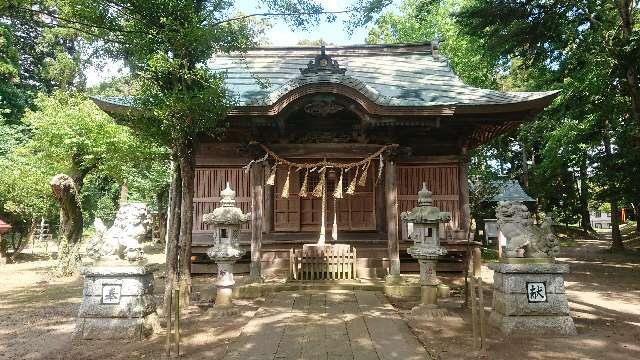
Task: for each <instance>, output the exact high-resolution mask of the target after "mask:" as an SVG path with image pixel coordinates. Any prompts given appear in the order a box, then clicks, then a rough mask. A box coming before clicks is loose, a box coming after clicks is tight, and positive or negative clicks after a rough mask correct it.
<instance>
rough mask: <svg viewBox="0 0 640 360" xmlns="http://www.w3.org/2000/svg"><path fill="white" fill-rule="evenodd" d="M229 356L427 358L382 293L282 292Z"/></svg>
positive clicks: (236, 359)
mask: <svg viewBox="0 0 640 360" xmlns="http://www.w3.org/2000/svg"><path fill="white" fill-rule="evenodd" d="M225 359H228V360H232V359H233V360H265V359H271V360H276V359H340V360H346V359H358V360H360V359H361V360H369V359H372V360H373V359H380V360H386V359H406V360H413V359H429V357H428V355H427V353H426V351H425V350H424V348H423V347H422V345H421V344H420V343H419V342H418V340H417V339H416V338H415V337H414V336H413V334H412V333H411V332H410V331H409V328H408V326H407V324H406V323H405V322H404V321H403V320H402V319H400V317H399V316H398V315H397V313H396V312H395V310H394V309H393V307H392V306H391V305H390V304H389V303H388V302H387V301H386V300H385V298H384V296H383V295H382V294H381V293H378V292H373V291H338V290H334V291H314V290H311V291H302V292H279V293H275V294H273V295H272V297H270V298H269V299H267V302H266V303H265V304H264V306H263V307H262V308H261V309H260V310H258V312H257V313H256V315H255V317H254V318H253V319H252V320H251V321H250V322H249V323H248V324H247V325H246V326H245V327H244V328H243V329H242V334H241V335H240V337H239V338H238V339H237V341H236V342H235V343H233V344H232V345H231V347H230V348H229V350H228V351H227V354H226V355H225Z"/></svg>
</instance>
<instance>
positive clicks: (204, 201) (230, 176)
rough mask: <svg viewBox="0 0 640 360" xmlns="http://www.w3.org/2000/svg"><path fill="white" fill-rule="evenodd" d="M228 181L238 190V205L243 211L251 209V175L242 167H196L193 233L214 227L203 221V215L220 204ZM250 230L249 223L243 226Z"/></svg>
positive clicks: (208, 230) (232, 187)
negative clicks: (221, 194)
mask: <svg viewBox="0 0 640 360" xmlns="http://www.w3.org/2000/svg"><path fill="white" fill-rule="evenodd" d="M227 182H229V186H230V187H231V189H232V190H234V191H235V192H236V205H237V206H238V207H239V208H240V209H242V211H243V212H250V211H251V184H250V176H249V174H248V173H245V172H244V170H243V169H242V168H240V167H207V168H196V174H195V179H194V190H195V193H194V198H193V233H211V232H212V230H213V229H212V228H211V227H210V226H206V225H204V224H203V223H202V215H204V214H207V213H210V212H212V211H213V209H215V208H216V207H218V206H219V205H220V191H222V189H224V188H225V186H226V184H227ZM242 230H243V231H249V225H248V224H246V225H244V226H243V227H242Z"/></svg>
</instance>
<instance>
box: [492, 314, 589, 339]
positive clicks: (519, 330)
mask: <svg viewBox="0 0 640 360" xmlns="http://www.w3.org/2000/svg"><path fill="white" fill-rule="evenodd" d="M489 323H490V324H491V325H493V326H495V327H497V328H499V329H500V330H501V331H502V332H503V333H504V334H506V335H543V336H544V335H576V334H577V332H576V326H575V324H574V323H573V319H572V318H571V316H569V315H549V316H504V315H502V314H500V313H498V312H495V311H493V312H492V313H491V316H489Z"/></svg>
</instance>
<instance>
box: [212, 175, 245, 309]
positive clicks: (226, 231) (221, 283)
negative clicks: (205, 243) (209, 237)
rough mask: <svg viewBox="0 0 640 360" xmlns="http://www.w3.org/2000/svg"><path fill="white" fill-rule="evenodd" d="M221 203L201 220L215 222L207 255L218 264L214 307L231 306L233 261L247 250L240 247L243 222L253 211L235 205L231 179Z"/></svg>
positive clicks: (222, 195)
mask: <svg viewBox="0 0 640 360" xmlns="http://www.w3.org/2000/svg"><path fill="white" fill-rule="evenodd" d="M220 197H221V198H222V200H221V201H220V205H221V206H220V207H218V208H216V209H215V210H213V212H212V213H210V214H205V215H204V216H203V217H202V221H203V222H204V223H205V224H207V225H213V242H214V244H213V247H210V248H209V249H207V255H208V256H209V257H210V258H211V259H212V260H213V261H215V263H216V265H217V266H218V278H217V279H216V283H215V285H216V287H217V293H216V303H215V307H228V306H230V305H231V299H232V296H233V285H234V284H235V280H234V279H233V264H234V263H235V262H236V261H238V260H239V259H240V258H241V257H242V256H243V255H244V254H245V252H246V250H244V249H242V248H240V244H239V237H240V226H241V225H242V224H244V223H246V222H247V221H249V219H250V218H251V214H250V213H248V214H244V213H243V212H242V210H241V209H240V208H238V207H237V206H236V200H235V198H236V192H235V191H233V190H231V188H230V187H229V183H227V187H226V188H225V189H224V190H222V191H221V192H220Z"/></svg>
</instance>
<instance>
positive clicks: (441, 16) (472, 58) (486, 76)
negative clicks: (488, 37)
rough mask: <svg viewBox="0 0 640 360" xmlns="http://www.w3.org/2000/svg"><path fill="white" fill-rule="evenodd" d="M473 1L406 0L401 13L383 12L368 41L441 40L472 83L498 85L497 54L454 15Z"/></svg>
mask: <svg viewBox="0 0 640 360" xmlns="http://www.w3.org/2000/svg"><path fill="white" fill-rule="evenodd" d="M468 2H470V1H468V0H465V1H457V0H442V1H427V0H405V1H403V2H402V4H401V6H400V14H396V13H394V12H386V13H383V14H382V15H381V16H380V17H379V18H378V19H377V20H376V21H375V26H374V27H373V28H371V30H370V31H369V36H368V38H367V43H370V44H394V43H423V42H427V41H433V40H438V41H439V42H440V51H441V52H442V53H443V54H444V55H445V56H446V58H447V59H448V60H449V62H450V64H451V66H452V68H453V69H454V70H455V71H456V73H457V74H458V75H460V76H461V78H462V79H463V80H464V81H465V83H468V84H470V85H475V86H479V87H485V88H496V87H497V86H498V82H499V79H498V77H497V75H496V74H497V73H498V71H497V70H498V69H499V65H500V64H499V58H498V56H497V55H496V54H495V53H493V52H490V51H489V50H488V49H487V46H486V44H485V43H484V41H481V40H478V39H477V38H474V37H472V36H469V35H466V34H464V33H463V32H462V31H461V29H460V28H459V25H458V24H457V23H456V22H455V19H454V18H453V16H454V14H455V13H456V12H457V11H458V10H459V9H460V7H461V6H463V5H464V4H465V3H468Z"/></svg>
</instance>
